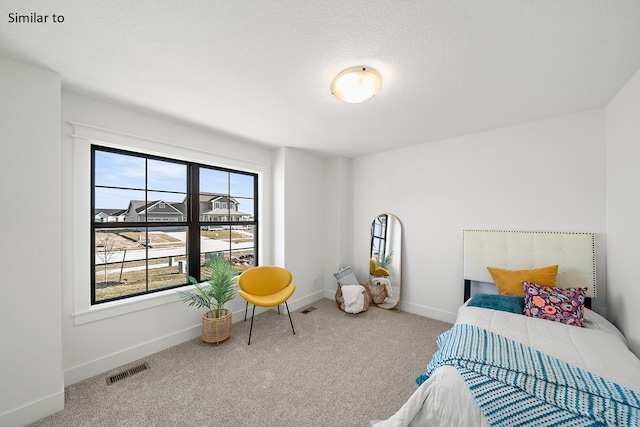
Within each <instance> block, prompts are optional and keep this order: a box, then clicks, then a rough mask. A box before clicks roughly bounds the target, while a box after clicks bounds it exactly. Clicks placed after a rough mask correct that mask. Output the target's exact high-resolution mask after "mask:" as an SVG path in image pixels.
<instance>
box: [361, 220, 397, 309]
mask: <svg viewBox="0 0 640 427" xmlns="http://www.w3.org/2000/svg"><path fill="white" fill-rule="evenodd" d="M401 267H402V224H401V223H400V220H399V219H398V217H396V216H395V215H393V214H387V213H385V214H381V215H378V216H377V217H376V218H375V219H374V220H373V222H372V223H371V246H370V253H369V284H368V288H369V293H370V294H371V300H372V301H373V302H374V303H376V304H377V305H378V306H379V307H382V308H386V309H392V308H396V307H397V306H398V304H399V303H400V289H401V278H402V274H401Z"/></svg>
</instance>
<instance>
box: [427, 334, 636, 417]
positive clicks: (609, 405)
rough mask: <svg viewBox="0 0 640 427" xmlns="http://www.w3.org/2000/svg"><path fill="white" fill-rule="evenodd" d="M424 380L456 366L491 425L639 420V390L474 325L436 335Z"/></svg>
mask: <svg viewBox="0 0 640 427" xmlns="http://www.w3.org/2000/svg"><path fill="white" fill-rule="evenodd" d="M438 346H439V347H440V350H438V351H437V352H436V353H435V354H434V355H433V358H432V359H431V361H430V362H429V365H428V366H427V372H426V373H425V374H422V375H419V376H418V377H417V378H416V383H417V384H418V385H420V384H422V383H423V382H424V381H426V380H427V379H428V378H429V376H430V375H431V374H432V373H433V371H434V370H435V369H436V368H438V367H439V366H443V365H452V366H455V367H456V369H457V371H458V373H459V374H460V375H461V376H462V378H463V379H464V381H465V383H466V384H467V386H468V387H469V389H470V390H471V393H472V394H473V396H474V398H475V399H476V402H477V403H478V406H480V410H481V411H482V413H483V414H484V416H485V417H486V418H487V420H488V421H489V424H490V425H492V426H513V425H518V426H540V425H556V426H558V425H562V426H602V425H608V426H638V425H640V394H639V393H636V392H634V391H633V390H630V389H628V388H625V387H622V386H620V385H618V384H615V383H613V382H610V381H608V380H606V379H604V378H601V377H598V376H596V375H593V374H591V373H590V372H588V371H585V370H584V369H580V368H578V367H575V366H572V365H570V364H568V363H565V362H563V361H561V360H558V359H556V358H553V357H551V356H548V355H546V354H543V353H540V352H539V351H536V350H534V349H532V348H530V347H527V346H525V345H523V344H520V343H518V342H515V341H512V340H509V339H507V338H505V337H503V336H500V335H497V334H494V333H492V332H489V331H487V330H485V329H482V328H478V327H477V326H472V325H466V324H459V325H454V326H453V327H452V328H451V329H450V330H448V331H447V332H445V333H443V334H442V335H440V336H439V337H438Z"/></svg>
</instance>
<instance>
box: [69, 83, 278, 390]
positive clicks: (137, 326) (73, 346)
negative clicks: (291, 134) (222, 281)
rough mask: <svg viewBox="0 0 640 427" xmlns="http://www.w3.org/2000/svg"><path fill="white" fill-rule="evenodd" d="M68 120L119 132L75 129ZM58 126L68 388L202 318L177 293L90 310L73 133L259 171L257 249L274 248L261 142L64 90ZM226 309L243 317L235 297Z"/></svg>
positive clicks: (83, 145)
mask: <svg viewBox="0 0 640 427" xmlns="http://www.w3.org/2000/svg"><path fill="white" fill-rule="evenodd" d="M58 120H59V118H58ZM70 121H75V122H82V123H85V124H89V125H95V126H99V127H102V128H108V129H111V130H115V131H119V132H123V133H113V132H110V131H103V130H101V129H92V128H84V127H82V126H80V127H78V128H77V129H76V128H74V127H73V126H72V125H71V124H70V123H69V122H70ZM62 125H63V132H62V187H63V192H62V214H63V222H62V233H63V235H64V236H65V239H64V242H63V250H62V253H63V258H62V269H63V278H64V280H63V288H62V320H63V321H62V336H63V359H62V366H63V369H64V379H65V385H69V384H72V383H74V382H77V381H80V380H82V379H85V378H88V377H90V376H92V375H97V374H100V373H102V372H105V371H106V370H109V369H113V368H115V367H118V366H121V365H122V364H125V363H129V362H131V361H133V360H136V359H138V358H142V357H144V356H146V355H148V354H150V353H152V352H155V351H159V350H161V349H163V348H166V347H168V346H171V345H174V344H177V343H179V342H182V341H184V340H187V339H190V338H194V337H197V336H199V335H200V316H201V315H202V313H201V312H200V311H198V310H195V309H193V308H190V307H188V306H187V305H186V304H184V303H182V302H180V301H179V300H178V298H177V297H176V296H175V294H174V291H166V292H161V293H158V294H153V295H150V296H148V297H147V298H141V300H142V301H138V302H136V303H133V302H131V301H119V302H113V303H106V304H100V305H98V306H94V307H90V305H89V300H88V298H89V294H88V293H87V290H88V289H89V284H90V280H89V258H88V255H87V253H88V252H89V251H88V248H89V240H88V237H89V224H90V222H91V216H90V202H89V199H88V195H89V192H88V189H89V187H90V185H89V181H88V178H89V175H90V171H89V167H88V165H89V157H88V147H89V142H88V141H86V140H84V139H83V138H77V137H76V138H74V137H72V134H73V133H74V132H76V136H77V135H80V134H82V135H85V136H86V135H87V134H92V135H97V138H99V140H100V141H104V142H107V143H114V142H115V143H117V144H118V145H119V146H121V147H123V148H129V149H140V150H145V151H149V152H152V153H156V154H160V155H162V154H164V155H169V156H174V157H176V158H184V159H188V160H195V161H200V162H203V163H210V164H216V165H221V166H227V167H238V168H240V169H245V170H246V169H250V170H251V171H254V172H258V173H259V174H260V176H261V178H260V179H261V182H262V184H263V185H262V186H261V188H260V190H259V191H260V194H259V195H260V197H261V199H262V200H263V201H264V202H265V205H264V211H263V212H261V220H262V221H264V222H263V223H262V224H261V225H262V229H263V234H262V235H261V239H260V242H261V247H260V248H259V252H260V253H261V254H263V255H262V256H266V257H270V256H271V254H270V252H271V250H272V243H271V242H272V236H271V231H270V230H271V228H272V227H271V226H270V224H271V223H272V221H273V219H272V217H271V214H272V207H271V203H270V200H271V199H272V188H271V187H272V177H271V166H270V163H271V152H270V150H268V149H266V148H264V147H262V146H259V145H256V144H252V143H248V142H245V141H241V140H238V139H233V138H230V137H227V136H225V135H220V134H216V133H212V132H208V131H205V130H202V129H198V128H196V127H194V126H188V125H186V124H182V123H179V122H174V121H171V120H167V119H165V118H161V117H156V116H152V115H149V114H145V113H142V112H139V111H135V110H132V109H129V108H125V107H122V106H118V105H115V104H111V103H108V102H104V101H100V100H97V99H93V98H90V97H86V96H82V95H79V94H75V93H70V92H67V91H64V92H63V93H62ZM227 308H229V309H231V311H232V312H233V315H234V321H238V320H241V319H242V316H243V314H244V304H243V303H242V301H241V300H240V298H236V299H235V300H234V301H232V302H230V303H229V304H228V305H227Z"/></svg>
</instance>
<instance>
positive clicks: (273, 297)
mask: <svg viewBox="0 0 640 427" xmlns="http://www.w3.org/2000/svg"><path fill="white" fill-rule="evenodd" d="M292 280H293V276H292V275H291V272H290V271H289V270H287V269H285V268H282V267H277V266H273V265H261V266H258V267H251V268H250V269H248V270H245V271H244V272H243V273H242V274H240V278H239V279H238V285H239V287H240V289H239V290H238V294H239V295H240V296H241V297H242V298H243V299H245V300H246V301H247V304H246V306H245V309H244V320H245V322H246V321H247V310H248V309H249V303H251V304H253V312H252V313H251V327H250V328H249V342H248V343H247V344H248V345H251V332H252V331H253V317H254V315H255V313H256V305H258V306H260V307H275V306H278V314H280V304H282V303H284V305H285V306H286V307H287V314H289V322H291V329H292V330H293V334H294V335H295V334H296V330H295V329H294V328H293V321H292V320H291V312H290V311H289V305H288V304H287V300H288V299H289V297H291V295H293V292H294V291H295V290H296V285H294V284H292V283H291V281H292Z"/></svg>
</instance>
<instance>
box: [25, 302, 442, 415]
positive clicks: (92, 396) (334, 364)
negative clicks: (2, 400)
mask: <svg viewBox="0 0 640 427" xmlns="http://www.w3.org/2000/svg"><path fill="white" fill-rule="evenodd" d="M310 307H315V309H314V310H311V311H309V312H308V313H306V314H305V313H303V311H304V309H309V308H310ZM292 318H293V324H294V326H295V329H296V335H293V334H292V332H291V325H290V324H289V319H288V318H287V316H286V314H284V315H278V314H277V313H276V312H275V311H272V310H271V311H268V312H265V313H262V314H260V315H258V316H256V319H255V322H254V327H253V336H252V338H251V345H250V346H248V345H247V338H248V333H249V321H247V322H242V321H240V322H237V323H235V324H234V325H233V331H232V336H231V338H229V339H228V340H227V341H224V342H223V343H220V345H218V346H216V345H215V344H205V343H203V342H202V341H201V340H200V339H195V340H191V341H187V342H185V343H182V344H180V345H177V346H175V347H172V348H169V349H167V350H164V351H161V352H159V353H156V354H153V355H150V356H148V357H146V358H144V359H142V360H138V361H135V362H133V363H131V364H128V365H126V366H123V367H120V368H118V369H114V370H113V371H110V372H106V373H104V374H103V375H99V376H96V377H94V378H90V379H88V380H85V381H82V382H80V383H77V384H74V385H71V386H69V387H67V389H66V395H67V398H66V404H65V410H64V411H62V412H60V413H58V414H55V415H52V416H50V417H48V418H45V419H43V420H40V421H38V422H37V423H35V424H33V426H65V427H68V426H136V427H138V426H363V427H364V426H368V425H369V421H370V420H373V419H385V418H388V417H389V416H391V415H392V414H394V413H395V412H396V411H397V410H398V409H399V408H400V406H402V404H403V403H404V402H405V401H406V400H407V398H408V397H409V396H410V395H411V393H413V391H414V390H415V389H416V386H415V383H414V379H415V377H416V376H417V375H419V374H420V373H423V372H424V370H425V368H426V366H427V363H428V362H429V359H430V358H431V355H432V354H433V353H434V352H435V351H436V350H437V346H436V337H437V336H438V335H439V334H440V333H442V332H444V331H445V330H447V329H449V328H450V327H451V325H450V324H448V323H444V322H439V321H436V320H432V319H428V318H425V317H420V316H416V315H413V314H409V313H404V312H397V311H387V310H383V309H380V308H377V307H375V306H371V307H370V308H369V310H368V311H367V312H365V313H360V314H357V315H351V314H346V313H344V312H342V311H340V310H339V309H338V308H337V307H336V304H335V301H333V300H331V299H322V300H319V301H316V302H315V303H313V304H311V305H310V306H307V307H304V308H303V309H300V310H297V311H295V312H293V313H292ZM144 362H147V363H148V365H149V369H147V370H144V371H142V372H139V373H136V374H135V375H131V376H129V377H127V378H124V379H122V380H120V381H117V382H115V383H113V384H111V385H107V382H106V378H107V377H109V376H112V375H114V374H116V373H119V372H122V371H123V370H126V369H130V368H132V367H135V366H138V365H140V364H142V363H144Z"/></svg>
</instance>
